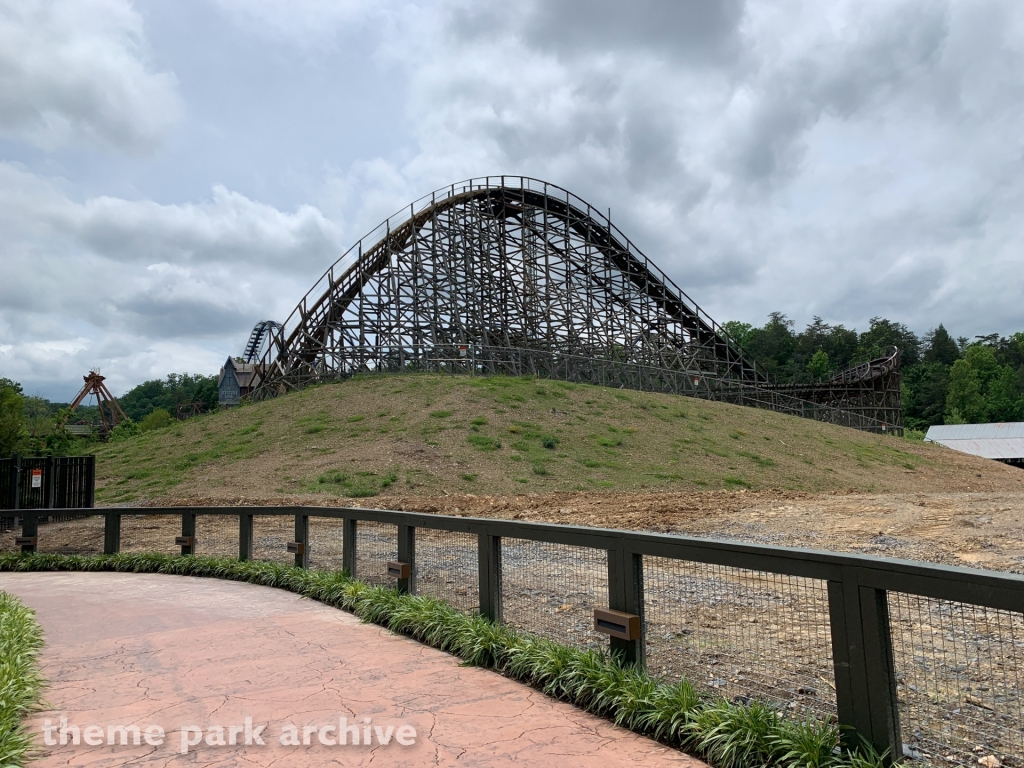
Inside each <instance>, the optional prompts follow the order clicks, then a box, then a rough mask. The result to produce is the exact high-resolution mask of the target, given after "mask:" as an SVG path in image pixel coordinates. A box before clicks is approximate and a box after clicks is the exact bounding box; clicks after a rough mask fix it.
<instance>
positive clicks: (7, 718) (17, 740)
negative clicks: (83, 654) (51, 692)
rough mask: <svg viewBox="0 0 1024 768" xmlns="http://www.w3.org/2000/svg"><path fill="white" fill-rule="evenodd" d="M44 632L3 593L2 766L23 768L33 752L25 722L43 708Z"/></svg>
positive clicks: (0, 625)
mask: <svg viewBox="0 0 1024 768" xmlns="http://www.w3.org/2000/svg"><path fill="white" fill-rule="evenodd" d="M42 645H43V631H42V629H41V628H40V626H39V624H38V623H37V622H36V618H35V612H34V611H32V610H31V609H30V608H26V607H25V606H24V605H23V604H22V603H21V602H20V601H19V600H18V599H17V598H15V597H14V596H13V595H9V594H7V593H6V592H0V765H2V766H5V767H6V766H22V765H24V764H25V762H26V761H27V759H28V757H29V754H30V752H31V749H32V737H31V735H30V734H29V732H28V731H27V730H26V729H25V726H24V725H23V722H22V720H23V718H24V717H25V716H26V715H27V714H29V713H30V712H31V711H32V710H33V709H35V708H36V707H37V706H38V705H39V698H40V694H41V692H42V689H43V678H42V675H41V674H40V673H39V663H38V656H39V649H40V648H41V647H42Z"/></svg>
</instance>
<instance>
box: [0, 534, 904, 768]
mask: <svg viewBox="0 0 1024 768" xmlns="http://www.w3.org/2000/svg"><path fill="white" fill-rule="evenodd" d="M0 571H128V572H134V573H164V574H173V575H180V576H209V577H215V578H221V579H230V580H234V581H244V582H248V583H251V584H260V585H263V586H268V587H277V588H279V589H285V590H288V591H290V592H294V593H296V594H298V595H301V596H303V597H306V598H309V599H312V600H317V601H318V602H321V603H324V604H326V605H330V606H333V607H336V608H341V609H343V610H346V611H350V612H352V613H354V614H355V615H356V616H358V617H359V618H361V619H362V620H364V621H367V622H373V623H375V624H379V625H381V626H384V627H386V628H388V629H390V630H392V631H394V632H398V633H401V634H404V635H408V636H409V637H412V638H415V639H416V640H419V641H421V642H423V643H426V644H427V645H430V646H433V647H434V648H438V649H440V650H442V651H446V652H448V653H451V654H453V655H455V656H457V657H459V658H460V659H462V660H463V661H464V662H465V663H466V664H469V665H473V666H481V667H488V668H491V669H494V670H496V671H498V672H500V673H502V674H504V675H507V676H509V677H511V678H513V679H515V680H519V681H521V682H523V683H527V684H529V685H531V686H533V687H535V688H537V689H539V690H541V691H543V692H544V693H545V694H547V695H549V696H552V697H554V698H558V699H562V700H564V701H568V702H571V703H573V704H575V705H576V706H578V707H580V708H582V709H585V710H587V711H588V712H592V713H594V714H596V715H600V716H602V717H606V718H608V719H610V720H612V721H613V722H615V723H616V724H617V725H621V726H623V727H625V728H628V729H630V730H632V731H634V732H636V733H639V734H642V735H645V736H649V737H652V738H655V739H657V740H658V741H661V742H663V743H665V744H668V745H671V746H673V747H677V748H679V749H682V750H685V751H687V752H691V753H693V754H696V755H698V756H700V757H702V758H703V759H705V760H707V761H708V762H709V763H710V764H711V765H712V766H715V768H762V767H763V766H780V767H781V768H881V766H883V765H885V762H886V761H885V760H884V759H883V758H882V757H881V756H879V755H877V754H876V753H874V752H872V751H871V750H870V749H866V750H865V751H853V752H840V750H839V749H838V744H839V730H838V728H837V726H836V725H835V724H833V723H830V722H824V721H820V720H817V719H815V718H813V717H812V716H810V715H808V716H807V717H806V718H805V719H803V720H791V719H788V718H786V717H784V716H783V715H782V714H781V713H779V712H777V711H776V710H775V708H774V707H772V706H770V705H769V704H766V703H763V702H759V701H752V702H750V703H747V704H740V703H734V702H730V701H727V700H725V699H722V698H718V699H711V698H708V697H706V696H703V695H701V694H699V693H698V692H697V691H696V689H695V688H694V687H693V685H692V684H691V683H690V682H689V681H687V680H682V681H680V682H678V683H675V684H669V683H666V682H663V681H662V680H660V679H657V678H655V677H652V676H651V675H650V674H649V673H648V672H647V671H646V670H644V669H640V668H637V667H632V666H624V665H622V664H620V663H618V662H617V661H616V660H615V659H614V658H609V657H608V656H607V655H606V654H604V653H602V652H599V651H595V650H582V649H580V648H574V647H570V646H565V645H560V644H558V643H555V642H552V641H550V640H545V639H543V638H539V637H536V636H534V635H531V634H529V633H526V632H521V631H518V630H515V629H513V628H511V627H508V626H506V625H503V624H494V623H492V622H490V621H488V620H487V619H485V618H483V617H481V616H479V615H467V614H465V613H462V612H461V611H459V610H457V609H456V608H454V607H452V606H451V605H449V604H447V603H445V602H443V601H440V600H435V599H432V598H428V597H422V596H418V595H408V594H402V593H399V592H397V591H396V590H394V589H388V588H386V587H371V586H368V585H366V584H364V583H362V582H360V581H358V580H356V579H352V578H350V577H349V576H347V575H346V574H344V573H342V572H337V571H335V572H331V571H315V570H304V569H301V568H294V567H290V566H286V565H280V564H277V563H267V562H254V561H239V560H235V559H230V558H215V557H202V556H172V555H159V554H116V555H88V556H84V555H50V554H27V555H22V554H17V553H12V554H4V555H0ZM32 658H33V659H34V656H33V657H32ZM27 679H30V680H34V678H27ZM0 765H2V763H0Z"/></svg>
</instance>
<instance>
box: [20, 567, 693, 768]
mask: <svg viewBox="0 0 1024 768" xmlns="http://www.w3.org/2000/svg"><path fill="white" fill-rule="evenodd" d="M0 590H4V591H7V592H10V593H12V594H15V595H17V596H18V597H20V598H21V599H22V600H23V601H24V602H25V603H26V604H27V605H29V606H31V607H32V608H34V609H35V610H36V611H37V615H38V618H39V620H40V622H41V623H42V626H43V629H44V631H45V632H46V649H45V652H44V654H43V672H44V674H45V676H46V678H47V679H48V681H49V684H50V687H49V689H48V690H47V692H46V694H45V695H46V699H47V702H48V705H49V707H50V709H48V710H46V711H44V712H42V713H40V715H39V716H38V717H35V718H34V719H33V720H32V721H31V727H32V729H33V730H34V731H35V733H36V734H37V738H38V741H39V742H40V743H42V742H43V738H44V734H43V731H42V729H43V726H44V725H46V721H47V720H49V721H50V724H52V725H55V726H57V725H59V724H60V718H61V717H65V718H67V725H68V729H67V731H66V733H65V740H66V741H67V742H68V743H67V744H66V745H63V746H62V745H61V744H60V743H59V739H60V736H59V732H58V731H57V730H53V731H51V732H50V734H49V737H50V740H51V741H56V742H57V743H56V744H55V745H53V746H46V747H44V749H45V750H46V753H47V754H46V756H45V757H44V758H43V759H42V760H41V761H40V762H39V763H38V765H41V766H121V765H140V764H145V765H159V766H181V765H189V766H197V765H198V766H246V768H254V767H255V766H271V765H273V766H296V767H299V766H301V767H302V768H314V767H315V766H326V765H345V766H366V765H371V764H372V765H375V766H377V765H379V766H438V765H441V766H503V765H513V764H514V765H518V766H544V767H545V768H552V766H556V765H557V766H558V768H564V767H567V766H598V765H600V766H603V767H605V768H607V767H608V766H627V765H644V766H653V767H655V768H658V767H660V766H670V765H671V766H686V768H698V767H699V766H702V765H703V764H702V763H700V762H699V761H697V760H694V759H692V758H688V757H686V756H685V755H681V754H679V753H678V752H674V751H672V750H669V749H667V748H665V747H662V746H660V745H658V744H656V743H654V742H652V741H649V740H647V739H644V738H641V737H638V736H636V735H634V734H632V733H629V732H628V731H625V730H623V729H621V728H616V727H615V726H613V725H611V724H609V723H607V722H605V721H603V720H601V719H599V718H596V717H592V716H590V715H588V714H586V713H584V712H581V711H580V710H578V709H576V708H575V707H572V706H570V705H568V704H564V703H562V702H558V701H553V700H551V699H549V698H547V697H545V696H544V695H543V694H541V693H538V692H537V691H534V690H532V689H530V688H528V687H526V686H523V685H519V684H518V683H515V682H513V681H511V680H507V679H505V678H503V677H501V676H500V675H497V674H495V673H494V672H489V671H487V670H482V669H474V668H469V667H461V666H459V663H458V661H457V660H456V659H455V658H453V657H451V656H449V655H447V654H444V653H441V652H439V651H436V650H433V649H431V648H427V647H425V646H423V645H420V644H419V643H417V642H415V641H413V640H410V639H408V638H405V637H400V636H396V635H392V634H391V633H389V632H388V631H386V630H383V629H381V628H379V627H376V626H373V625H367V624H361V623H360V622H359V620H358V619H356V618H354V617H353V616H351V615H350V614H347V613H344V612H343V611H339V610H336V609H333V608H329V607H327V606H324V605H321V604H319V603H315V602H312V601H308V600H303V599H301V598H299V597H297V596H295V595H292V594H290V593H287V592H284V591H281V590H277V589H271V588H267V587H258V586H253V585H250V584H240V583H235V582H228V581H220V580H215V579H198V578H189V577H181V576H162V575H139V574H115V573H24V574H21V573H15V574H0ZM247 718H250V722H251V726H250V730H249V742H250V743H249V744H248V745H246V744H245V741H246V735H247V734H246V730H245V726H246V722H247ZM341 718H344V719H345V722H344V723H339V720H340V719H341ZM367 718H369V721H370V722H369V728H370V730H368V731H367V730H366V725H367V723H366V720H367ZM119 725H120V726H131V725H137V726H139V729H140V731H141V732H142V736H141V742H140V745H139V746H134V744H133V743H132V741H133V740H134V732H133V731H131V730H128V731H127V733H126V736H127V738H128V741H129V744H128V745H126V746H121V745H120V744H119V743H118V742H119V741H120V739H121V735H120V732H118V731H116V730H115V731H111V730H110V729H111V727H116V726H119ZM261 725H262V726H265V727H264V728H263V730H262V731H260V730H259V727H260V726H261ZM290 725H291V726H295V728H296V733H297V738H296V741H297V745H284V746H283V745H282V743H281V742H282V739H284V740H285V741H287V740H288V738H287V737H288V734H289V733H290V730H289V728H288V726H290ZM339 725H342V726H344V727H348V728H351V727H352V726H353V725H357V726H358V727H359V731H360V732H359V737H360V743H359V745H358V746H355V745H353V744H352V743H351V741H352V740H353V733H352V731H351V730H350V731H348V732H347V736H346V741H347V742H349V743H347V744H345V745H344V746H342V745H338V744H332V743H331V742H336V741H338V733H339V730H340V729H339ZM71 726H77V727H78V729H79V737H80V743H79V744H78V745H77V746H75V745H74V744H73V743H71V742H72V741H73V739H74V731H73V730H72V729H71ZM88 726H94V730H92V731H88V730H86V729H87V727H88ZM188 726H194V728H195V730H189V729H188ZM216 726H219V727H220V728H221V729H222V730H221V731H218V729H217V728H216ZM232 726H235V730H234V739H235V741H236V742H238V744H236V745H235V746H231V745H230V744H228V743H227V742H228V741H229V738H230V736H231V734H232V730H231V727H232ZM402 726H406V729H405V730H401V728H402ZM157 727H159V728H160V729H162V730H163V732H164V733H165V737H164V738H163V739H162V743H159V742H160V741H161V739H160V735H159V733H160V732H159V731H158V730H157ZM389 727H391V728H392V730H391V731H390V732H389V731H388V728H389ZM147 728H151V730H150V731H148V733H149V737H150V741H151V742H154V743H153V744H147V743H146V733H147V731H146V729H147ZM376 729H379V732H378V731H377V730H376ZM410 729H411V730H414V731H415V736H414V737H413V736H411V735H410V733H411V731H410ZM221 734H223V736H222V735H221ZM111 735H113V736H114V739H113V740H114V742H115V743H114V744H113V745H109V744H108V743H107V741H108V738H109V737H110V736H111ZM367 735H369V737H370V741H371V743H370V744H369V745H367V743H366V740H365V737H366V736H367ZM389 735H390V738H389ZM87 736H88V737H90V740H91V741H93V742H94V743H95V742H99V743H97V744H95V745H93V746H90V745H88V744H86V743H84V740H85V739H86V737H87ZM304 736H305V741H306V743H305V744H303V743H302V742H303V737H304ZM257 737H258V738H257ZM260 739H262V741H263V742H264V744H263V745H260V744H259V743H258V740H260ZM183 741H184V742H186V744H185V747H184V748H185V749H187V750H188V751H187V753H184V754H182V751H181V750H182V749H183V746H182V742H183ZM219 741H224V742H225V744H224V745H221V744H218V743H217V742H219ZM382 741H384V742H386V743H384V744H381V742H382ZM400 741H405V742H410V741H412V742H414V743H412V744H411V745H402V744H401V743H399V742H400ZM188 742H196V743H195V744H194V745H192V746H190V745H189V744H188ZM323 742H326V743H323Z"/></svg>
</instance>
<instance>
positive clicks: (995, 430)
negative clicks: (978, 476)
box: [924, 421, 1024, 465]
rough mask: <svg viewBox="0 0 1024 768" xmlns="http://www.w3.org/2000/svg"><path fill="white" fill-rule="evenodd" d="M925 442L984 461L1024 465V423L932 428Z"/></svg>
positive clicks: (955, 425) (929, 429) (946, 425)
mask: <svg viewBox="0 0 1024 768" xmlns="http://www.w3.org/2000/svg"><path fill="white" fill-rule="evenodd" d="M924 439H925V442H930V443H938V444H939V445H944V446H946V447H947V448H952V449H953V450H954V451H960V452H961V453H969V454H971V455H972V456H981V457H982V458H984V459H995V460H996V461H1004V462H1006V463H1008V464H1022V465H1024V422H1021V421H1014V422H1006V423H1002V424H945V425H942V426H936V427H929V428H928V434H927V435H925V438H924Z"/></svg>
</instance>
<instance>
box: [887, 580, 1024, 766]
mask: <svg viewBox="0 0 1024 768" xmlns="http://www.w3.org/2000/svg"><path fill="white" fill-rule="evenodd" d="M889 617H890V626H891V628H892V642H893V657H894V665H895V668H896V695H897V701H898V702H899V711H900V726H901V729H902V732H903V742H904V744H905V752H906V753H907V754H908V755H909V756H910V757H914V758H918V759H921V760H925V761H929V762H932V763H934V764H937V765H963V766H967V765H977V764H978V761H979V759H983V758H985V757H987V756H989V755H993V756H995V757H996V758H998V759H999V760H1000V761H1001V762H1002V764H1003V765H1004V766H1006V767H1007V768H1021V766H1024V704H1022V700H1021V695H1022V692H1021V683H1022V682H1024V675H1022V673H1021V671H1022V668H1024V614H1022V613H1016V612H1011V611H1001V610H996V609H993V608H984V607H981V606H976V605H968V604H965V603H956V602H950V601H948V600H935V599H932V598H927V597H919V596H917V595H908V594H904V593H899V592H890V593H889Z"/></svg>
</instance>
